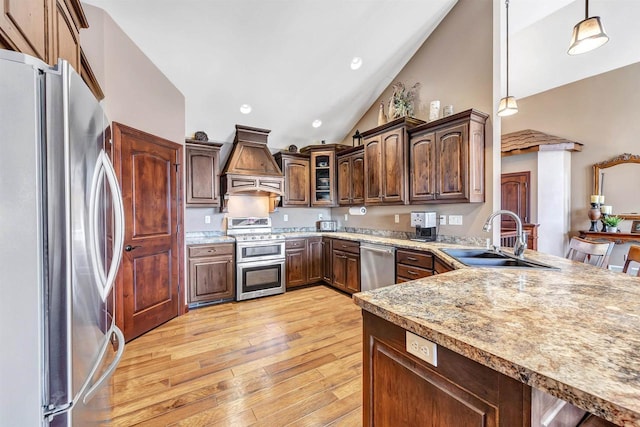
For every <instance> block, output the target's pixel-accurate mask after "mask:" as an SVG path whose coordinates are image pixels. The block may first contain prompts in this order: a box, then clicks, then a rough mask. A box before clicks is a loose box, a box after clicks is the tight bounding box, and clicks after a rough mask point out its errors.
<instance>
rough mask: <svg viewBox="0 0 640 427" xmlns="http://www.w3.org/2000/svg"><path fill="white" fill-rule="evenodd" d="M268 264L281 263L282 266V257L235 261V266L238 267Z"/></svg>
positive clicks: (264, 265) (265, 265)
mask: <svg viewBox="0 0 640 427" xmlns="http://www.w3.org/2000/svg"><path fill="white" fill-rule="evenodd" d="M270 265H282V266H284V257H283V258H277V259H271V260H266V261H245V262H236V266H237V267H238V269H240V268H241V267H267V266H270Z"/></svg>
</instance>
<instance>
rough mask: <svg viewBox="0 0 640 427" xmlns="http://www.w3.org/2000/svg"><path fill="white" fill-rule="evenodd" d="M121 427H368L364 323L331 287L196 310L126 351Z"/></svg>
mask: <svg viewBox="0 0 640 427" xmlns="http://www.w3.org/2000/svg"><path fill="white" fill-rule="evenodd" d="M111 400H112V402H113V404H114V408H113V410H112V412H111V418H112V423H111V424H110V425H113V426H134V425H136V426H154V427H156V426H287V425H292V426H360V425H361V424H362V317H361V315H360V308H359V307H357V306H356V305H355V304H353V302H352V301H351V298H350V297H349V296H347V295H344V294H341V293H339V292H337V291H334V290H333V289H330V288H328V287H325V286H316V287H311V288H304V289H297V290H294V291H290V292H287V293H285V294H283V295H276V296H272V297H266V298H259V299H255V300H249V301H243V302H237V303H235V302H234V303H227V304H222V305H216V306H210V307H204V308H199V309H195V310H192V311H191V312H189V313H188V314H186V315H184V316H181V317H178V318H176V319H173V320H171V321H169V322H167V323H166V324H164V325H162V326H160V327H158V328H156V329H154V330H152V331H150V332H148V333H146V334H145V335H143V336H141V337H139V338H137V339H135V340H133V341H132V342H130V343H128V344H127V346H126V348H125V353H124V358H123V360H122V361H121V363H120V365H119V366H118V369H117V370H116V372H115V374H114V377H113V382H112V387H111Z"/></svg>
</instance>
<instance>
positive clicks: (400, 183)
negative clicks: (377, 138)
mask: <svg viewBox="0 0 640 427" xmlns="http://www.w3.org/2000/svg"><path fill="white" fill-rule="evenodd" d="M381 144H382V162H381V165H382V169H381V170H380V174H381V176H382V202H383V203H385V204H386V203H404V201H405V200H406V195H405V187H406V186H405V176H406V175H405V168H406V163H407V162H406V157H405V152H406V151H405V147H404V128H400V129H393V130H390V131H388V132H385V133H383V134H382V141H381Z"/></svg>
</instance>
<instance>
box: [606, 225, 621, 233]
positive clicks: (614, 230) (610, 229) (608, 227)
mask: <svg viewBox="0 0 640 427" xmlns="http://www.w3.org/2000/svg"><path fill="white" fill-rule="evenodd" d="M617 232H618V227H612V226H610V225H607V233H617Z"/></svg>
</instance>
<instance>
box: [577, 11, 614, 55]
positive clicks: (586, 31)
mask: <svg viewBox="0 0 640 427" xmlns="http://www.w3.org/2000/svg"><path fill="white" fill-rule="evenodd" d="M584 3H585V12H584V20H583V21H580V22H578V23H577V24H576V26H575V27H573V34H572V35H571V44H570V45H569V50H568V51H567V53H568V54H569V55H579V54H581V53H585V52H589V51H590V50H593V49H596V48H599V47H600V46H602V45H603V44H605V43H606V42H608V41H609V37H608V36H607V34H606V33H605V32H604V27H603V26H602V22H600V17H599V16H592V17H591V18H589V0H585V2H584Z"/></svg>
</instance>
